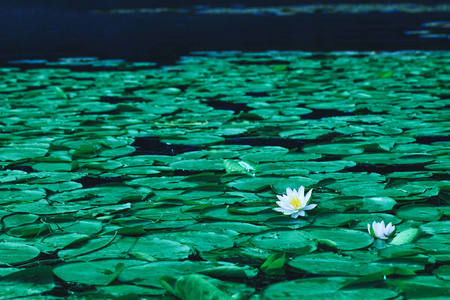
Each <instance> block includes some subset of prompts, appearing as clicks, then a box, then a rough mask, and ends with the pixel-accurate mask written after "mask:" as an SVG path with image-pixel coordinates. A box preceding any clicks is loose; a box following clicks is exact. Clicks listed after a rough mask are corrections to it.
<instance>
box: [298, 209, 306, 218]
mask: <svg viewBox="0 0 450 300" xmlns="http://www.w3.org/2000/svg"><path fill="white" fill-rule="evenodd" d="M298 215H299V216H302V217H304V216H305V215H306V213H305V211H304V210H301V211H299V212H298Z"/></svg>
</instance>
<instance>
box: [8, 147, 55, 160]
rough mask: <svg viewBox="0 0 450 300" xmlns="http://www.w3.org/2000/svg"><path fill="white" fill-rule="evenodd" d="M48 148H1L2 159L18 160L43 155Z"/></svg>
mask: <svg viewBox="0 0 450 300" xmlns="http://www.w3.org/2000/svg"><path fill="white" fill-rule="evenodd" d="M47 152H48V150H47V149H42V148H27V147H18V148H12V147H11V148H6V147H5V148H0V161H18V160H22V159H28V158H36V157H42V156H45V154H47Z"/></svg>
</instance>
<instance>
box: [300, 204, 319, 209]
mask: <svg viewBox="0 0 450 300" xmlns="http://www.w3.org/2000/svg"><path fill="white" fill-rule="evenodd" d="M316 206H317V204H310V205H307V206H305V207H304V208H303V210H311V209H313V208H314V207H316Z"/></svg>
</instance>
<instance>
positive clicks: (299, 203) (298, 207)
mask: <svg viewBox="0 0 450 300" xmlns="http://www.w3.org/2000/svg"><path fill="white" fill-rule="evenodd" d="M311 193H312V190H310V191H309V192H308V193H307V194H306V195H305V188H304V187H303V186H301V187H300V188H299V189H298V191H297V190H295V189H294V190H291V189H290V188H287V189H286V195H283V196H279V195H277V198H278V199H279V200H280V201H277V204H278V205H279V206H280V207H277V208H274V210H276V211H279V212H282V213H284V214H285V215H291V217H293V218H297V217H298V216H302V217H304V216H306V213H305V210H310V209H313V208H314V207H316V206H317V204H309V202H310V201H311Z"/></svg>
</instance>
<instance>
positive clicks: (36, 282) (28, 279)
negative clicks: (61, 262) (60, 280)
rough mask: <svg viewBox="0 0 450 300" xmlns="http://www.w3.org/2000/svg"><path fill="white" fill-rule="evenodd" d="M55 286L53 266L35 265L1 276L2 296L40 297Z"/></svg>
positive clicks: (7, 297)
mask: <svg viewBox="0 0 450 300" xmlns="http://www.w3.org/2000/svg"><path fill="white" fill-rule="evenodd" d="M54 287H55V283H54V282H53V276H52V269H51V267H34V268H28V269H24V270H21V271H17V272H14V273H11V274H9V275H6V276H4V277H2V278H0V298H2V299H18V298H28V299H39V297H40V295H41V294H43V293H45V292H49V291H51V290H52V289H53V288H54Z"/></svg>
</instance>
